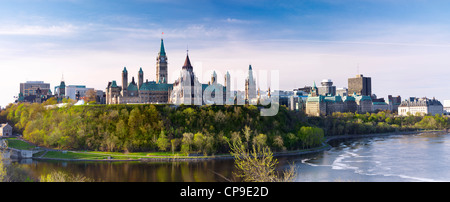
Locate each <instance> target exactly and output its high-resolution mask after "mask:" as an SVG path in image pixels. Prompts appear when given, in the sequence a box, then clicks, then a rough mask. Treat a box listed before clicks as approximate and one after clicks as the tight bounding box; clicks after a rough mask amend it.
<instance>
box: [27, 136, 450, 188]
mask: <svg viewBox="0 0 450 202" xmlns="http://www.w3.org/2000/svg"><path fill="white" fill-rule="evenodd" d="M332 145H333V146H334V147H333V148H332V149H330V150H328V151H324V152H320V153H316V154H314V155H303V156H296V157H285V158H279V161H280V168H285V167H286V166H289V164H288V163H291V164H293V165H295V166H296V167H297V170H298V176H297V178H296V181H302V182H304V181H308V182H310V181H311V182H322V181H323V182H336V181H343V182H366V181H369V182H378V181H389V182H404V181H413V182H416V181H420V182H422V181H450V134H446V133H423V134H417V135H393V136H386V137H376V138H364V139H351V140H346V141H340V142H334V143H332ZM23 166H25V167H26V168H27V169H29V170H30V171H31V172H32V174H33V175H34V176H40V175H41V174H45V173H48V172H50V171H52V170H58V169H62V170H67V171H70V172H72V173H76V174H82V175H84V176H86V177H88V178H91V179H94V180H96V181H105V182H109V181H112V182H131V181H139V182H142V181H144V182H173V181H175V182H215V181H225V178H228V179H232V178H233V174H232V172H233V171H234V165H233V161H232V160H215V161H204V162H177V163H161V162H151V163H141V162H113V163H109V162H50V161H31V162H28V163H24V164H23Z"/></svg>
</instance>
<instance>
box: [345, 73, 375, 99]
mask: <svg viewBox="0 0 450 202" xmlns="http://www.w3.org/2000/svg"><path fill="white" fill-rule="evenodd" d="M355 93H356V95H365V96H371V95H372V79H371V78H370V77H364V76H363V75H362V74H358V75H356V77H355V78H349V79H348V94H349V95H353V94H355Z"/></svg>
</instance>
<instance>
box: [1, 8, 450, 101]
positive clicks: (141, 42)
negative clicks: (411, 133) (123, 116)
mask: <svg viewBox="0 0 450 202" xmlns="http://www.w3.org/2000/svg"><path fill="white" fill-rule="evenodd" d="M449 9H450V1H422V0H417V1H406V0H398V1H392V0H360V1H356V0H355V1H353V0H349V1H345V0H318V1H286V0H279V1H275V0H274V1H269V0H250V1H238V0H224V1H219V0H215V1H212V0H211V1H208V0H192V1H181V0H166V1H164V0H127V1H111V0H109V1H107V0H96V1H92V0H11V1H9V0H3V1H1V6H0V69H1V70H2V72H3V74H6V75H9V76H8V78H5V79H3V80H1V81H0V82H1V85H2V86H5V88H4V89H5V90H4V93H3V95H2V97H1V98H0V105H1V106H5V105H6V104H7V103H9V102H12V101H13V98H12V97H13V96H15V95H17V93H18V91H19V83H21V82H25V81H27V80H43V81H46V82H49V83H51V86H52V88H53V87H54V86H55V85H58V83H59V81H60V80H61V75H62V74H64V78H65V80H66V83H67V84H82V85H87V86H88V87H94V88H96V89H101V90H104V88H105V87H106V85H107V82H108V81H111V80H120V72H121V70H122V69H123V67H124V66H127V69H129V71H130V74H131V75H133V74H137V71H138V70H139V67H142V68H143V70H144V73H145V77H146V79H148V80H154V79H155V64H156V61H155V58H156V56H157V52H158V50H159V44H160V38H161V33H162V32H164V36H163V37H164V39H165V40H164V41H165V45H166V51H167V54H168V57H169V82H170V81H173V80H174V79H175V78H174V76H171V74H175V75H176V71H179V69H181V66H182V65H183V62H184V58H185V54H186V48H187V47H189V55H190V57H191V61H192V62H193V63H194V69H195V68H196V66H195V63H197V67H198V66H202V69H203V70H209V69H214V70H217V71H223V72H224V71H226V70H229V69H246V68H247V67H248V65H249V64H252V66H253V68H254V69H255V70H258V69H261V70H271V69H277V70H279V71H280V85H279V86H280V88H281V89H284V90H292V89H293V88H297V87H303V86H305V85H311V84H312V83H313V82H314V81H316V82H318V83H319V81H321V80H322V79H326V78H327V79H328V78H329V79H332V80H333V81H334V83H335V84H336V86H337V87H338V88H339V87H346V86H347V78H349V77H353V76H355V75H356V73H357V66H359V72H360V73H362V74H364V75H366V76H370V77H372V86H373V87H372V88H373V93H375V94H377V95H378V96H380V97H386V96H387V95H389V94H392V95H401V96H402V97H403V98H406V97H409V96H418V97H422V96H427V97H433V96H435V97H437V98H438V99H441V100H443V99H450V96H449V95H448V94H449V92H450V87H449V86H450V81H448V80H447V79H446V78H447V75H449V73H450V68H449V67H450V59H449V58H450V57H448V55H449V53H450V27H449V25H450V22H449V21H450V16H449V15H450V14H449V12H448V10H449ZM232 76H233V75H232ZM207 77H209V76H206V78H207ZM219 82H221V80H220V78H219Z"/></svg>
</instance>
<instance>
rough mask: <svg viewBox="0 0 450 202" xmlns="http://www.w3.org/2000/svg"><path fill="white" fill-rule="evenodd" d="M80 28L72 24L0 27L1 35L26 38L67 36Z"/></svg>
mask: <svg viewBox="0 0 450 202" xmlns="http://www.w3.org/2000/svg"><path fill="white" fill-rule="evenodd" d="M77 30H78V27H76V26H74V25H72V24H63V25H51V26H42V25H12V26H0V35H21V36H23V35H25V36H67V35H72V34H74V33H76V32H77Z"/></svg>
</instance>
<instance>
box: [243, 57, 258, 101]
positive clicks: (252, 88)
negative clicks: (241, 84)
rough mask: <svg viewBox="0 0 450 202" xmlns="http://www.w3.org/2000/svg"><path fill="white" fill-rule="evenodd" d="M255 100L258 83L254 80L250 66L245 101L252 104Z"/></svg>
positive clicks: (246, 80) (246, 81)
mask: <svg viewBox="0 0 450 202" xmlns="http://www.w3.org/2000/svg"><path fill="white" fill-rule="evenodd" d="M254 98H256V82H255V79H254V78H253V70H252V65H250V66H249V67H248V76H247V79H245V100H247V102H249V103H250V102H251V100H252V99H254Z"/></svg>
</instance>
